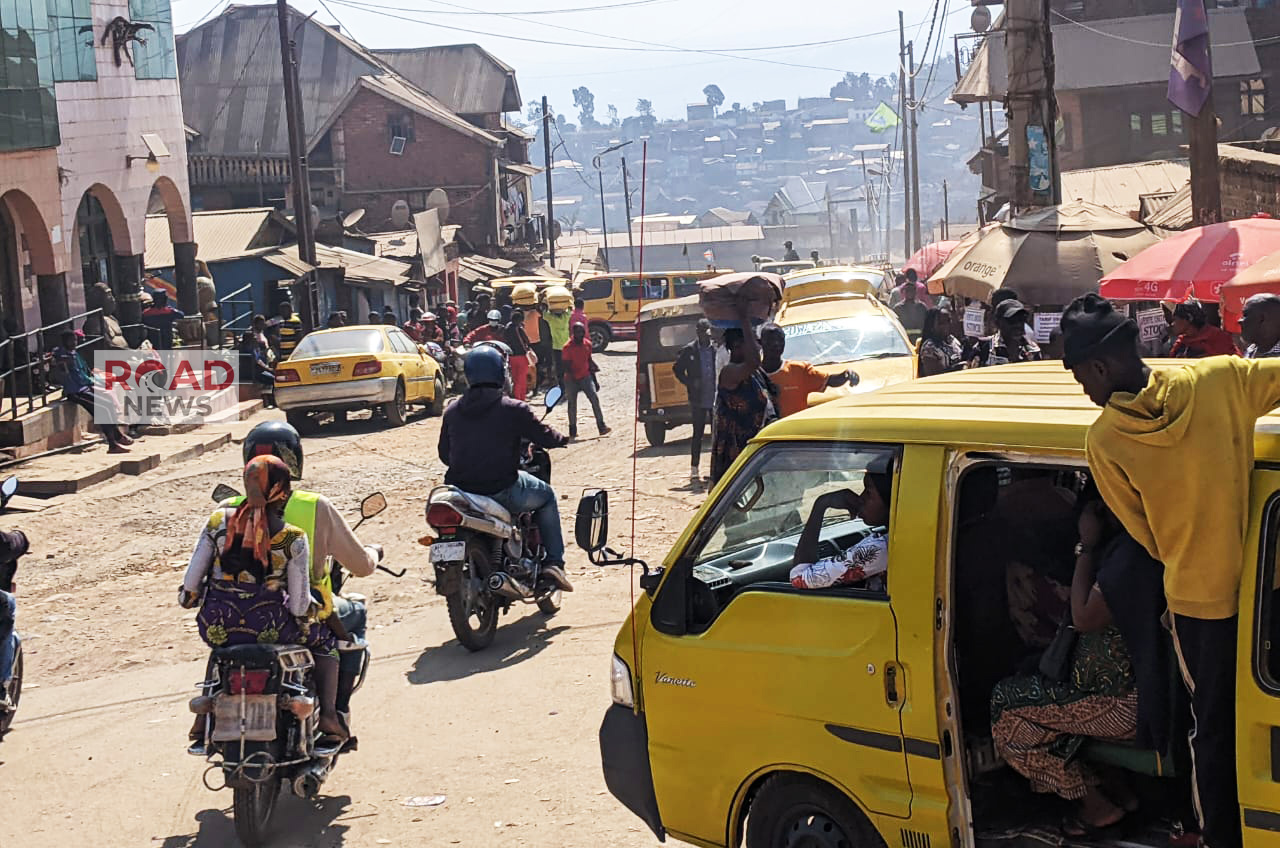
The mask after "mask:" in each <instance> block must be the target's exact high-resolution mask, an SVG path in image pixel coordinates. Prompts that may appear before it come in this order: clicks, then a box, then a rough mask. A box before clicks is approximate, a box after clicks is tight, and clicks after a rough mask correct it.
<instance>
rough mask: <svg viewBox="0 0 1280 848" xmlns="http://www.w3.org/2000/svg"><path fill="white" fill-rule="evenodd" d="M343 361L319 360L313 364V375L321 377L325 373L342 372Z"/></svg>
mask: <svg viewBox="0 0 1280 848" xmlns="http://www.w3.org/2000/svg"><path fill="white" fill-rule="evenodd" d="M341 373H342V363H341V362H318V363H316V364H315V365H312V366H311V376H312V377H319V376H321V375H323V374H341Z"/></svg>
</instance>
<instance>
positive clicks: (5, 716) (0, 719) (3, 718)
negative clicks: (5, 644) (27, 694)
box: [0, 642, 23, 737]
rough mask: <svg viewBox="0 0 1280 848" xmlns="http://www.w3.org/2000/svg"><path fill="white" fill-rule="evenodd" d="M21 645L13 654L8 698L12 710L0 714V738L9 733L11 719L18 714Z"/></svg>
mask: <svg viewBox="0 0 1280 848" xmlns="http://www.w3.org/2000/svg"><path fill="white" fill-rule="evenodd" d="M22 667H23V662H22V643H21V642H19V643H18V647H17V649H16V650H15V651H14V652H13V679H12V680H11V681H9V698H10V700H12V701H13V709H11V710H9V711H8V712H7V713H0V737H2V736H4V735H5V734H6V733H8V732H9V728H10V727H12V726H13V717H14V716H15V715H17V714H18V701H19V699H21V698H22Z"/></svg>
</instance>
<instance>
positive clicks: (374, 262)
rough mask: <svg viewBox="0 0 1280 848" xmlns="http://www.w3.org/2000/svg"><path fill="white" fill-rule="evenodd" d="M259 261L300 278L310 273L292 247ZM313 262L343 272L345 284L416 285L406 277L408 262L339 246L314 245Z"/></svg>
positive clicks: (294, 245) (268, 255)
mask: <svg viewBox="0 0 1280 848" xmlns="http://www.w3.org/2000/svg"><path fill="white" fill-rule="evenodd" d="M262 258H263V259H266V260H267V261H268V262H270V263H271V264H273V265H276V266H277V267H280V268H284V269H285V270H286V271H289V272H290V273H292V274H298V275H301V274H303V273H305V272H306V271H308V270H310V266H308V265H307V264H306V263H305V262H303V261H302V260H301V259H300V258H299V257H298V246H297V245H296V244H291V245H289V246H288V247H282V248H280V249H278V250H275V251H273V252H271V253H268V254H265V255H264V256H263V257H262ZM316 261H317V262H318V263H319V264H320V267H321V268H335V267H337V268H343V269H345V271H346V281H347V282H348V283H391V284H392V285H396V286H401V285H405V284H407V283H416V282H418V281H416V280H411V279H410V278H409V273H410V268H409V263H407V262H401V261H400V260H398V259H391V258H390V257H385V258H384V257H381V256H370V255H369V254H367V253H358V252H356V251H354V250H347V249H345V248H341V247H329V246H327V245H323V244H317V245H316Z"/></svg>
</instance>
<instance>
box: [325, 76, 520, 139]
mask: <svg viewBox="0 0 1280 848" xmlns="http://www.w3.org/2000/svg"><path fill="white" fill-rule="evenodd" d="M361 89H366V90H368V91H372V92H373V93H374V94H377V95H378V96H380V97H385V98H387V99H388V100H391V101H393V102H395V103H399V104H400V105H401V106H403V107H404V108H406V109H411V110H413V111H414V112H416V113H417V114H419V115H422V116H423V117H425V118H430V119H432V120H433V121H436V122H437V123H439V124H442V125H444V126H446V127H448V128H449V129H452V130H455V131H457V132H460V133H462V134H464V135H469V136H471V137H473V138H478V139H481V140H483V141H487V142H489V143H490V144H494V145H497V144H501V143H502V140H501V139H499V138H498V137H497V136H495V135H490V134H489V133H487V132H485V131H484V130H482V129H480V128H479V127H477V126H476V125H475V124H472V123H470V122H469V121H467V120H465V119H463V118H461V117H459V116H458V115H456V114H454V113H453V112H451V111H450V110H449V108H448V107H447V106H445V105H444V104H443V103H441V102H440V101H439V100H436V99H435V98H434V97H432V96H431V95H430V94H427V93H426V92H425V91H421V90H419V89H418V88H416V87H415V86H413V85H412V84H411V83H409V82H406V81H405V80H403V79H401V78H400V77H398V76H396V75H395V74H392V73H384V74H368V75H366V76H362V77H360V78H359V79H358V80H356V82H355V84H354V85H352V86H351V90H350V91H349V92H347V94H346V96H345V97H343V98H342V100H340V101H339V102H338V103H337V104H336V105H335V106H334V108H333V110H332V112H331V114H330V115H329V119H328V120H326V121H325V122H324V123H323V124H321V125H320V126H318V127H316V130H315V133H314V134H313V135H311V136H309V141H308V142H307V150H310V149H311V148H313V147H315V145H316V144H317V143H319V141H320V139H321V138H323V137H324V134H325V133H327V132H328V131H329V128H330V127H332V126H333V123H334V122H335V121H336V120H337V119H338V117H339V116H340V115H341V114H342V113H343V112H344V111H345V110H346V108H347V105H348V104H349V103H350V102H351V100H352V99H353V98H354V97H355V95H356V93H357V92H358V91H360V90H361Z"/></svg>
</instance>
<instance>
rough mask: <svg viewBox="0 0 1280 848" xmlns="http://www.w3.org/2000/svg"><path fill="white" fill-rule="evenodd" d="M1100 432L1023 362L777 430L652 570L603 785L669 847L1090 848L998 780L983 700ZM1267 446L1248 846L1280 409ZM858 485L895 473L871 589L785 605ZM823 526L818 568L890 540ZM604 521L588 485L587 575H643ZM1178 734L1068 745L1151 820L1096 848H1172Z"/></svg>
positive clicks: (1271, 793) (1181, 761)
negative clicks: (1091, 430) (801, 545)
mask: <svg viewBox="0 0 1280 848" xmlns="http://www.w3.org/2000/svg"><path fill="white" fill-rule="evenodd" d="M1155 365H1156V367H1168V366H1170V363H1155ZM1097 414H1098V409H1097V408H1096V407H1094V406H1093V405H1092V404H1091V403H1090V402H1089V400H1088V399H1087V398H1086V397H1085V396H1084V394H1083V392H1082V391H1081V390H1080V388H1079V387H1078V386H1077V385H1075V383H1074V382H1073V381H1072V378H1071V375H1070V374H1069V373H1068V372H1066V371H1064V370H1063V368H1062V367H1061V365H1060V364H1057V363H1030V364H1023V365H1012V366H1004V367H998V368H983V369H977V370H970V371H963V372H959V373H954V374H948V375H940V376H937V377H931V378H929V379H927V380H916V381H912V382H905V383H899V384H896V385H893V386H890V387H887V388H884V389H881V390H879V391H876V392H871V393H868V394H864V395H859V396H855V397H851V398H848V399H844V400H839V401H834V402H832V403H827V404H823V405H821V406H817V407H813V408H810V409H808V410H806V411H804V412H801V413H798V414H796V415H792V416H789V417H787V418H786V419H783V420H782V421H780V422H778V423H775V424H773V425H771V426H770V427H767V428H766V429H765V430H764V431H762V432H761V433H760V435H759V436H758V437H757V438H756V439H755V440H753V441H752V442H751V443H750V445H749V446H748V448H747V449H746V450H745V451H744V452H743V454H742V455H741V456H740V457H739V458H738V460H737V462H736V463H735V464H734V465H733V467H732V468H731V469H730V470H729V472H728V473H727V474H726V475H725V477H724V478H723V479H722V480H721V482H720V483H719V484H718V485H717V486H716V488H715V489H714V490H713V491H712V493H711V494H710V496H709V497H708V499H707V501H706V503H705V504H704V505H703V506H702V508H701V509H700V510H699V511H698V512H697V514H695V515H694V517H693V519H692V521H691V522H690V524H689V526H688V528H687V529H686V530H685V532H684V533H683V535H682V536H681V537H680V538H679V540H678V541H677V542H676V544H675V547H674V548H673V549H672V550H671V552H670V554H669V555H668V556H667V557H666V559H665V560H664V562H663V568H661V569H659V570H656V571H653V572H650V570H649V569H648V567H647V566H646V567H645V575H644V576H643V577H642V578H641V587H642V588H643V589H644V594H643V595H642V596H641V597H640V599H639V601H638V602H637V603H636V605H635V608H634V609H633V611H632V613H631V615H630V616H629V618H628V619H627V621H626V622H625V623H624V624H623V626H622V628H621V629H620V630H619V632H618V636H617V639H616V642H615V646H614V651H615V656H614V657H613V660H612V669H611V682H612V696H613V705H612V706H611V707H610V708H609V710H608V712H607V714H606V717H605V719H604V722H603V725H602V726H601V729H600V746H601V757H602V761H603V767H604V774H605V779H606V783H607V785H608V787H609V789H610V791H611V792H612V793H613V794H614V795H615V796H616V797H617V798H618V799H619V800H620V801H621V802H622V803H623V804H624V805H626V806H627V807H628V808H629V809H630V810H632V811H633V812H634V813H635V814H636V815H638V816H639V817H640V818H641V819H642V820H644V821H645V822H646V823H647V824H648V825H649V827H650V828H651V829H652V830H653V832H654V833H655V834H656V835H657V836H658V837H659V838H660V839H664V838H665V837H666V836H667V835H670V836H673V837H675V838H677V839H680V840H683V841H686V842H691V843H693V844H696V845H703V846H737V845H740V844H742V842H743V840H744V838H745V841H746V845H747V848H781V846H792V845H813V846H857V848H931V846H934V847H935V848H943V846H950V847H951V848H975V846H994V845H996V844H997V843H998V844H1000V845H1010V846H1011V845H1019V844H1023V845H1026V844H1031V843H1032V842H1038V843H1040V844H1045V845H1061V844H1068V845H1070V844H1073V843H1074V844H1080V843H1082V842H1084V841H1085V840H1071V839H1067V840H1066V841H1065V843H1064V841H1063V839H1062V837H1061V836H1060V835H1059V834H1058V827H1059V825H1060V823H1061V821H1062V815H1063V812H1064V809H1063V807H1062V806H1061V803H1065V802H1061V803H1055V801H1056V799H1055V798H1054V796H1045V795H1037V794H1034V793H1033V792H1032V791H1031V789H1030V786H1029V785H1028V783H1027V781H1026V780H1025V779H1022V778H1021V777H1019V776H1018V775H1016V774H1014V773H1012V772H1011V770H1010V769H1008V767H1007V766H1004V765H1003V764H1002V763H1001V762H1000V760H999V758H998V757H997V755H996V754H995V749H994V747H993V746H992V741H991V728H990V706H989V699H990V691H991V686H992V685H993V684H994V683H995V682H996V681H998V680H1000V679H1002V678H1003V677H1007V676H1011V675H1013V674H1015V673H1016V672H1017V671H1018V670H1019V669H1021V668H1025V665H1024V663H1025V661H1026V659H1027V658H1026V656H1024V654H1025V653H1026V651H1027V649H1028V647H1029V645H1028V644H1027V643H1026V642H1025V641H1023V639H1024V637H1022V636H1021V635H1015V636H1014V637H1008V636H1003V635H1002V634H1007V633H1014V634H1021V632H1022V631H1021V629H1020V628H1022V627H1027V628H1029V632H1030V633H1031V634H1032V635H1034V634H1035V633H1037V632H1040V631H1038V630H1037V629H1036V625H1038V624H1044V622H1037V621H1036V620H1035V619H1034V617H1031V618H1027V617H1026V614H1027V610H1028V609H1032V610H1037V609H1038V607H1036V606H1035V605H1032V606H1031V607H1027V606H1026V605H1025V600H1026V599H1025V598H1023V597H1022V596H1021V594H1019V592H1021V591H1022V590H1025V588H1026V586H1025V585H1024V583H1025V581H1026V580H1032V582H1033V583H1034V582H1035V580H1036V579H1038V580H1039V581H1040V582H1042V583H1043V582H1044V581H1045V579H1046V578H1047V577H1048V576H1052V575H1059V576H1057V577H1054V580H1055V582H1060V575H1061V571H1062V569H1063V568H1064V564H1066V565H1065V567H1066V568H1067V569H1068V570H1067V574H1068V576H1069V574H1070V568H1071V567H1072V566H1071V564H1073V563H1074V551H1073V548H1074V545H1075V541H1076V538H1075V532H1076V531H1075V515H1074V511H1073V510H1074V506H1073V504H1072V501H1073V499H1074V497H1075V496H1076V494H1077V493H1079V492H1080V491H1081V490H1082V488H1083V487H1084V485H1085V483H1086V481H1087V472H1088V468H1087V465H1086V462H1085V456H1084V445H1085V432H1086V430H1087V428H1088V427H1089V425H1090V424H1091V423H1092V422H1093V420H1094V419H1095V418H1096V417H1097ZM1256 452H1257V462H1256V466H1255V468H1254V471H1253V481H1252V492H1251V495H1250V503H1249V512H1250V520H1249V527H1248V535H1247V539H1246V546H1245V548H1246V553H1245V557H1246V561H1245V567H1244V575H1243V578H1242V582H1241V585H1240V627H1239V640H1240V641H1239V649H1238V662H1237V684H1236V685H1237V697H1236V703H1237V705H1238V706H1237V714H1236V721H1237V726H1236V753H1237V762H1238V776H1239V798H1240V808H1241V818H1242V822H1243V826H1244V844H1245V848H1262V846H1273V845H1276V844H1277V843H1278V842H1280V640H1276V641H1273V639H1272V635H1271V634H1272V633H1273V632H1274V628H1273V625H1274V624H1275V623H1276V622H1275V617H1276V616H1277V615H1280V605H1277V604H1276V602H1275V601H1276V599H1275V597H1274V594H1275V593H1274V592H1273V588H1272V587H1274V586H1276V585H1277V583H1276V579H1277V574H1276V554H1277V543H1278V542H1280V415H1276V414H1272V415H1269V416H1267V417H1265V418H1264V419H1262V421H1260V422H1259V425H1258V428H1257V433H1256ZM871 473H877V474H880V475H884V474H886V473H888V474H891V475H892V478H891V482H889V483H884V482H883V481H884V477H883V476H880V477H879V478H878V480H877V482H878V484H879V485H878V486H877V489H878V490H879V488H880V486H881V485H884V486H891V489H890V491H891V498H890V509H889V516H888V526H887V544H888V555H887V563H888V566H887V568H888V570H887V572H886V574H885V575H884V581H883V582H882V583H881V584H880V585H870V586H868V585H866V584H864V585H863V586H862V587H858V588H854V587H842V588H832V589H824V590H812V589H801V588H795V587H793V586H792V584H791V583H790V582H788V579H789V570H790V568H791V567H792V559H793V556H794V554H795V551H796V548H797V544H798V539H799V535H800V532H801V528H802V527H803V526H804V524H805V521H806V519H807V518H808V516H809V513H810V508H811V506H812V505H813V504H814V502H815V500H816V499H817V498H818V497H819V496H820V495H822V494H824V493H827V492H831V491H833V490H835V489H845V488H847V489H851V490H854V491H855V492H860V491H862V490H863V488H864V475H866V474H871ZM1189 485H1204V482H1203V481H1189ZM602 519H603V520H602ZM820 526H821V530H820V534H819V551H820V553H821V554H822V555H823V556H829V555H832V554H834V553H836V552H838V551H843V550H847V549H848V548H849V547H850V546H851V545H852V544H853V543H855V542H856V541H858V540H860V539H861V538H863V537H865V536H866V535H868V534H870V533H872V532H877V533H884V532H886V530H884V529H873V528H870V527H868V526H866V525H865V524H863V523H862V521H861V520H860V519H855V518H852V517H850V516H849V515H848V514H847V513H844V512H827V513H826V520H825V521H823V523H822V524H821V525H820ZM605 527H607V502H606V500H605V498H604V496H603V494H602V493H588V494H587V495H586V496H585V497H584V500H583V503H582V504H581V505H580V506H579V511H578V527H577V541H578V543H579V545H580V546H582V547H584V548H585V549H587V550H588V553H589V556H590V557H591V559H592V561H594V562H597V563H598V564H602V565H607V564H612V563H619V562H623V563H626V562H632V563H638V561H636V560H629V559H619V558H618V555H617V554H615V553H613V552H612V551H609V550H608V549H606V548H605V547H604V539H603V538H602V537H603V536H604V535H605V532H606V531H605V529H604V528H605ZM1207 555H1211V554H1208V552H1207ZM640 564H642V563H640ZM642 565H643V564H642ZM1015 565H1018V567H1019V568H1020V569H1021V570H1020V571H1019V572H1018V580H1019V581H1023V582H1016V581H1011V580H1010V574H1011V573H1012V572H1013V570H1014V566H1015ZM1028 574H1030V577H1028ZM1033 578H1034V579H1033ZM1015 589H1018V591H1017V592H1015ZM1033 597H1035V598H1037V599H1040V596H1038V595H1033ZM1060 602H1061V598H1060V597H1059V605H1060ZM1056 624H1057V622H1056V621H1050V622H1048V625H1049V627H1048V632H1050V633H1052V632H1054V630H1056ZM1025 638H1028V639H1029V638H1031V636H1027V637H1025ZM1015 640H1017V641H1015ZM1170 665H1171V666H1172V662H1170ZM1032 667H1034V663H1033V665H1032ZM1168 673H1169V675H1170V676H1171V678H1175V677H1176V674H1177V672H1176V669H1174V668H1172V667H1170V668H1169V669H1168ZM1168 691H1169V692H1170V693H1173V694H1174V695H1175V696H1180V695H1181V694H1182V690H1181V686H1180V685H1178V684H1176V683H1174V682H1172V681H1171V683H1170V688H1169V689H1168ZM1169 712H1170V713H1171V714H1173V715H1181V714H1182V712H1181V711H1180V710H1170V711H1169ZM1175 722H1177V723H1178V726H1177V727H1175V726H1173V725H1174V724H1175ZM1175 722H1170V726H1169V727H1167V728H1166V729H1167V731H1168V734H1169V738H1170V739H1172V740H1173V744H1172V745H1171V746H1170V750H1166V751H1155V750H1142V749H1139V748H1136V747H1133V746H1131V745H1125V744H1118V743H1102V742H1098V741H1097V740H1089V741H1087V742H1086V743H1085V744H1083V745H1082V746H1081V747H1080V748H1079V749H1078V751H1077V752H1076V753H1075V756H1079V757H1083V758H1085V760H1087V761H1089V762H1091V763H1097V764H1106V765H1108V766H1109V767H1111V768H1112V769H1118V770H1120V773H1123V774H1125V775H1127V776H1128V777H1129V779H1130V780H1131V781H1132V782H1133V785H1134V788H1135V789H1139V790H1140V792H1139V794H1140V795H1141V796H1142V797H1143V798H1144V809H1145V810H1146V811H1147V812H1148V813H1150V820H1149V821H1148V822H1147V824H1146V825H1145V826H1143V827H1140V828H1138V829H1137V831H1136V832H1128V833H1125V834H1124V835H1123V836H1121V837H1117V836H1103V837H1099V838H1096V839H1094V840H1091V841H1089V842H1088V844H1092V845H1100V844H1106V845H1112V846H1119V845H1121V844H1123V845H1126V846H1131V848H1132V846H1149V848H1166V846H1167V845H1168V844H1169V837H1170V832H1171V831H1175V830H1176V829H1177V828H1176V825H1174V824H1171V822H1175V821H1177V820H1186V819H1187V818H1189V816H1187V811H1186V810H1185V809H1184V805H1183V804H1182V802H1183V801H1184V800H1185V799H1186V798H1187V797H1189V769H1188V762H1187V746H1186V737H1185V725H1184V724H1182V723H1181V722H1182V720H1175Z"/></svg>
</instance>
